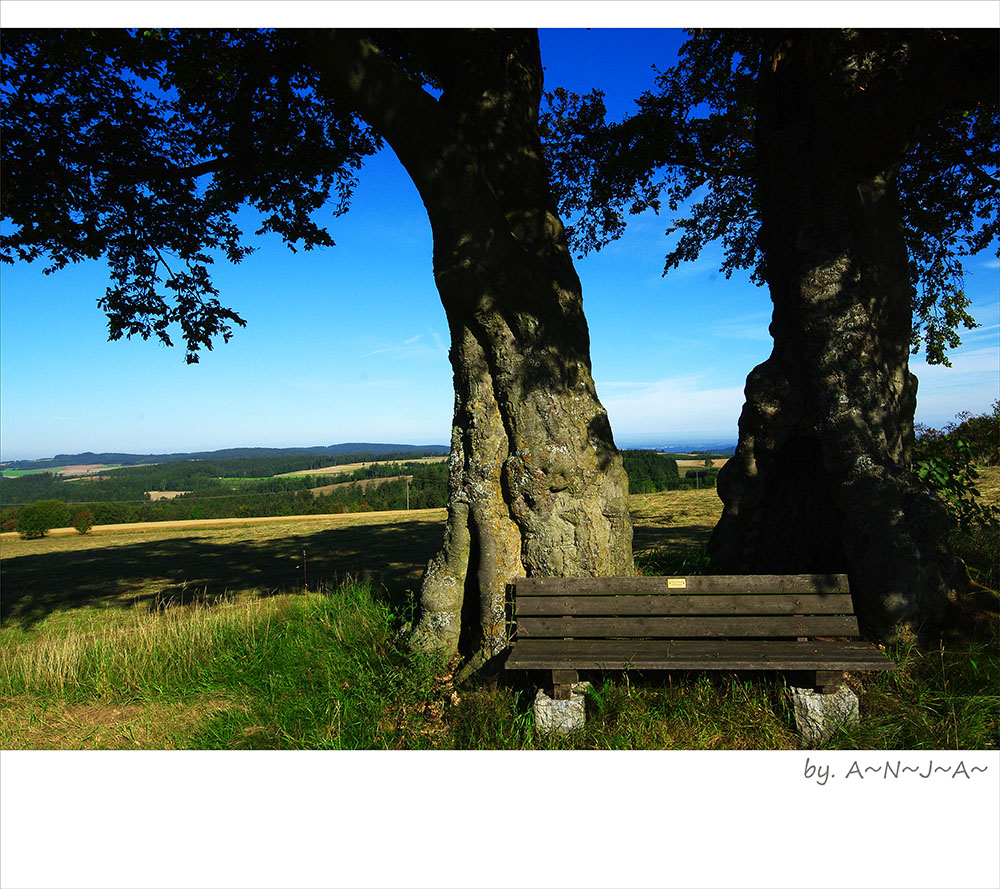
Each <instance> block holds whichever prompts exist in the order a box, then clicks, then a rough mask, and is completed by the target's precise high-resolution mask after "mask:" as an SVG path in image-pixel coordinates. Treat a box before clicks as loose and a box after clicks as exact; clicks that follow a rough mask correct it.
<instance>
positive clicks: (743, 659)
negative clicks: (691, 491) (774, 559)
mask: <svg viewBox="0 0 1000 889" xmlns="http://www.w3.org/2000/svg"><path fill="white" fill-rule="evenodd" d="M513 587H514V604H515V610H514V614H515V620H516V623H517V627H516V631H515V633H514V638H513V644H512V647H511V650H510V653H509V655H508V658H507V662H506V669H508V670H551V671H552V682H553V688H554V696H555V697H557V698H563V699H568V698H569V696H570V689H571V686H572V683H574V682H575V681H576V680H577V678H578V671H580V670H780V671H794V672H796V673H806V674H808V675H806V676H805V677H803V679H804V682H803V684H810V685H813V686H814V687H816V688H817V689H819V690H821V691H826V692H830V691H834V690H835V689H836V687H837V686H838V685H839V684H840V683H841V682H842V680H843V676H844V671H845V670H891V669H893V668H894V667H895V664H894V663H893V662H892V661H891V660H889V659H888V658H887V657H886V656H885V655H884V654H883V653H882V652H881V651H879V650H878V649H877V648H875V647H874V646H873V645H870V644H868V643H866V642H862V641H861V640H860V639H859V638H858V637H859V630H858V620H857V618H856V617H855V615H854V606H853V604H852V602H851V594H850V590H849V588H848V583H847V576H846V575H843V574H785V575H745V576H728V575H727V576H715V577H707V576H706V577H529V578H520V579H518V580H516V581H515V582H514V584H513Z"/></svg>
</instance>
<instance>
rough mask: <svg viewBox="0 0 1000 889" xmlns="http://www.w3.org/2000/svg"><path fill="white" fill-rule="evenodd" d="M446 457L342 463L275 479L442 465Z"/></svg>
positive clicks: (284, 474)
mask: <svg viewBox="0 0 1000 889" xmlns="http://www.w3.org/2000/svg"><path fill="white" fill-rule="evenodd" d="M447 459H448V458H447V457H417V458H415V459H412V460H407V459H402V460H373V461H371V462H369V463H342V464H340V465H338V466H325V467H323V468H322V469H299V470H296V471H295V472H283V473H281V474H280V475H276V476H274V477H275V478H285V477H286V476H292V475H341V474H343V473H345V472H355V471H356V470H358V469H364V468H365V467H367V466H384V465H385V464H386V463H443V462H444V461H445V460H447Z"/></svg>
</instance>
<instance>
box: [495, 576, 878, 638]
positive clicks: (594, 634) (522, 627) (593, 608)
mask: <svg viewBox="0 0 1000 889" xmlns="http://www.w3.org/2000/svg"><path fill="white" fill-rule="evenodd" d="M514 596H515V616H516V620H517V637H518V638H531V639H545V638H547V639H568V638H572V639H681V638H757V639H796V638H814V637H817V636H820V637H822V636H846V637H857V636H858V635H859V631H858V621H857V618H856V617H855V616H854V606H853V604H852V602H851V595H850V590H849V587H848V582H847V576H846V575H843V574H795V575H788V574H782V575H773V576H772V575H745V576H730V575H716V576H701V577H528V578H520V579H518V580H516V581H515V582H514Z"/></svg>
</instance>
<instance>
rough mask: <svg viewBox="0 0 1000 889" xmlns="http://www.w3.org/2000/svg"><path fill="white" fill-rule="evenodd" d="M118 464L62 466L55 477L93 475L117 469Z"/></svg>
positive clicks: (119, 465)
mask: <svg viewBox="0 0 1000 889" xmlns="http://www.w3.org/2000/svg"><path fill="white" fill-rule="evenodd" d="M120 467H121V464H120V463H116V464H114V465H111V464H108V463H78V464H76V465H75V466H64V467H62V468H61V469H59V470H58V471H57V472H56V473H55V475H61V476H63V477H68V476H71V475H93V474H94V473H97V472H107V471H108V470H109V469H119V468H120Z"/></svg>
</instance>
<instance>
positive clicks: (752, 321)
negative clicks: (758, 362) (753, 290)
mask: <svg viewBox="0 0 1000 889" xmlns="http://www.w3.org/2000/svg"><path fill="white" fill-rule="evenodd" d="M770 324H771V315H770V313H769V312H754V313H753V314H751V315H744V316H742V317H737V318H723V319H720V320H716V321H713V322H712V323H711V324H709V325H707V326H705V327H703V328H702V330H703V332H705V333H707V334H708V335H710V336H714V337H719V338H720V339H727V340H753V341H755V342H764V341H767V342H770V340H771V333H770V331H769V330H768V328H769V326H770Z"/></svg>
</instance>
